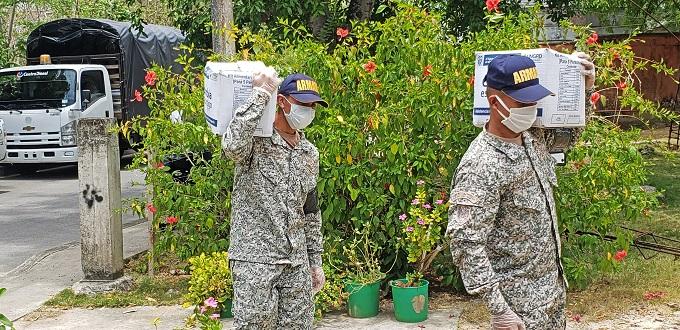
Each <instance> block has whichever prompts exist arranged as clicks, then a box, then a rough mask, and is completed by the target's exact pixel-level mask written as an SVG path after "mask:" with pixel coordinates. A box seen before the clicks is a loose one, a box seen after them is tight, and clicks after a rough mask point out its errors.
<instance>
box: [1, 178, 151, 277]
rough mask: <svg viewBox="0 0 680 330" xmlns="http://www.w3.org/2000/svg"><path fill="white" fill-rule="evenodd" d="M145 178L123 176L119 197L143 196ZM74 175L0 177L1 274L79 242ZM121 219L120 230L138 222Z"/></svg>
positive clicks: (77, 193)
mask: <svg viewBox="0 0 680 330" xmlns="http://www.w3.org/2000/svg"><path fill="white" fill-rule="evenodd" d="M132 182H136V183H143V182H144V177H143V174H142V173H141V172H138V171H123V172H122V173H121V185H122V188H123V190H122V197H123V199H125V198H130V197H133V196H141V195H142V194H143V192H144V187H143V186H142V185H141V184H137V185H133V184H132ZM78 198H79V192H78V175H77V168H76V167H75V166H68V167H61V168H56V169H51V170H46V171H40V172H37V173H35V174H33V175H30V176H21V175H8V176H5V177H0V275H2V274H5V273H8V272H10V271H11V270H13V269H14V268H16V267H17V266H19V265H21V264H22V263H23V262H24V261H26V260H27V259H29V258H30V257H31V256H33V255H39V254H41V253H43V252H44V251H45V250H48V249H52V248H56V247H59V246H63V245H64V244H67V243H69V242H77V241H79V240H80V227H79V226H80V222H79V221H80V220H79V210H78ZM137 220H138V219H137V218H136V217H135V216H133V215H132V214H130V213H126V214H124V215H123V226H125V225H126V224H130V223H132V222H135V221H137Z"/></svg>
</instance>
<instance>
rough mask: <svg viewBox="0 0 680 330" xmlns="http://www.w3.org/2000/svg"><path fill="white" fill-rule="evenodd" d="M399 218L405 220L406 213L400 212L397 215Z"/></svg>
mask: <svg viewBox="0 0 680 330" xmlns="http://www.w3.org/2000/svg"><path fill="white" fill-rule="evenodd" d="M399 220H401V221H404V220H406V214H404V213H402V214H401V215H400V216H399Z"/></svg>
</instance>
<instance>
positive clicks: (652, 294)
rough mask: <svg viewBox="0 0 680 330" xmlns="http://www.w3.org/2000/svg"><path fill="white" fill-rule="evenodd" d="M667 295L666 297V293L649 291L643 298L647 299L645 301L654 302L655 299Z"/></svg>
mask: <svg viewBox="0 0 680 330" xmlns="http://www.w3.org/2000/svg"><path fill="white" fill-rule="evenodd" d="M665 295H666V293H665V292H661V291H647V292H645V294H644V296H643V297H644V298H645V300H654V299H658V298H662V297H663V296H665Z"/></svg>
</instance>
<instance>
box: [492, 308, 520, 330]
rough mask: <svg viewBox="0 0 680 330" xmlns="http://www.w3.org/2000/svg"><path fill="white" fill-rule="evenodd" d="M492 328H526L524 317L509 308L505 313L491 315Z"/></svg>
mask: <svg viewBox="0 0 680 330" xmlns="http://www.w3.org/2000/svg"><path fill="white" fill-rule="evenodd" d="M491 328H492V329H493V330H525V329H526V327H525V326H524V322H523V321H522V319H520V318H519V316H517V314H515V312H513V311H512V309H510V308H508V309H506V310H505V312H504V313H503V314H499V315H491Z"/></svg>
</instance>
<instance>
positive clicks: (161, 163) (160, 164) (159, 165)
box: [156, 162, 165, 168]
mask: <svg viewBox="0 0 680 330" xmlns="http://www.w3.org/2000/svg"><path fill="white" fill-rule="evenodd" d="M163 167H165V164H163V162H158V163H156V168H163Z"/></svg>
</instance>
